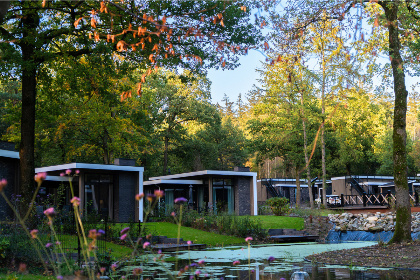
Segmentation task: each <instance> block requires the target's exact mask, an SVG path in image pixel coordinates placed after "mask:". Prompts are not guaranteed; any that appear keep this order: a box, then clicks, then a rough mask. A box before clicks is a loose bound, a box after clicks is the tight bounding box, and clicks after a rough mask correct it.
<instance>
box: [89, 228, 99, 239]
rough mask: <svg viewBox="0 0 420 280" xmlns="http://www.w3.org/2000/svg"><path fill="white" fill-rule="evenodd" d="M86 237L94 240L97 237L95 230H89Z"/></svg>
mask: <svg viewBox="0 0 420 280" xmlns="http://www.w3.org/2000/svg"><path fill="white" fill-rule="evenodd" d="M88 237H89V238H92V239H96V238H97V237H98V232H97V231H96V229H91V230H89V235H88Z"/></svg>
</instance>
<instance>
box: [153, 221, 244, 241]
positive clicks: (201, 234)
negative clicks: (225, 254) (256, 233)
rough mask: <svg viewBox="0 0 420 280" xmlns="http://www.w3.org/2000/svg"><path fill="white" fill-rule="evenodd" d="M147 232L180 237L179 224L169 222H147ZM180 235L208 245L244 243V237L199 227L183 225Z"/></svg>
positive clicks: (186, 239) (185, 239) (185, 238)
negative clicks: (208, 230) (204, 229)
mask: <svg viewBox="0 0 420 280" xmlns="http://www.w3.org/2000/svg"><path fill="white" fill-rule="evenodd" d="M146 227H147V232H150V233H152V234H153V235H163V236H167V237H168V238H177V237H178V225H176V224H172V223H168V222H153V223H147V224H146ZM180 237H181V238H182V239H183V240H184V241H188V240H189V241H192V242H193V243H196V244H207V245H208V246H226V245H233V244H241V243H244V242H245V240H244V239H243V238H239V237H234V236H228V235H222V234H217V233H213V232H207V231H203V230H199V229H194V228H189V227H181V235H180Z"/></svg>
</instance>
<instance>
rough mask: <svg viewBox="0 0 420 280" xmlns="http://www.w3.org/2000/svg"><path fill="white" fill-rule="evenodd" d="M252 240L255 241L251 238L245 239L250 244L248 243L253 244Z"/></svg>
mask: <svg viewBox="0 0 420 280" xmlns="http://www.w3.org/2000/svg"><path fill="white" fill-rule="evenodd" d="M252 240H254V239H253V238H252V237H251V236H249V237H247V238H245V241H246V242H248V243H249V242H251V241H252Z"/></svg>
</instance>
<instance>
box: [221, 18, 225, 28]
mask: <svg viewBox="0 0 420 280" xmlns="http://www.w3.org/2000/svg"><path fill="white" fill-rule="evenodd" d="M220 25H221V26H223V27H225V24H224V23H223V19H222V20H220Z"/></svg>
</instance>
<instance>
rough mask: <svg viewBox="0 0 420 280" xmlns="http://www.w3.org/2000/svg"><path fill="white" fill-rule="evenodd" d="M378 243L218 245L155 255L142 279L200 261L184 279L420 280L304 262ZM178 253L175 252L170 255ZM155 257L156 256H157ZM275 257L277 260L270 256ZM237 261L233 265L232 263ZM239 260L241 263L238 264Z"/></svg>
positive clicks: (380, 271)
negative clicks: (161, 257) (159, 258)
mask: <svg viewBox="0 0 420 280" xmlns="http://www.w3.org/2000/svg"><path fill="white" fill-rule="evenodd" d="M374 244H376V242H348V243H336V244H318V243H294V244H274V245H273V244H271V245H255V246H254V245H253V246H251V247H250V248H248V247H247V246H243V247H240V246H232V247H224V248H216V249H210V250H204V251H182V252H178V254H177V258H178V259H179V261H178V262H177V263H171V262H165V263H163V264H162V263H160V264H157V263H156V260H154V257H153V256H149V258H148V260H147V261H145V262H144V263H143V265H142V268H143V270H144V272H143V273H144V274H143V279H145V278H147V277H148V276H153V278H154V279H168V278H172V277H169V275H168V274H172V275H173V276H174V277H175V278H178V277H177V276H178V275H177V274H178V271H179V270H180V268H183V267H184V266H185V265H191V264H193V266H194V263H195V264H197V263H198V262H199V261H200V260H204V261H205V265H204V266H202V267H200V266H196V267H194V268H193V269H191V268H190V269H188V270H187V271H186V272H185V273H183V274H182V277H179V278H183V279H193V278H194V276H195V279H198V278H199V279H223V280H227V279H240V280H248V279H249V280H263V279H277V280H279V279H281V278H284V279H287V280H288V279H310V280H318V279H319V280H321V279H327V280H334V279H369V280H370V279H387V280H388V279H389V280H392V279H420V277H419V276H418V272H417V273H413V272H412V271H401V270H389V269H379V268H376V269H367V268H364V267H349V266H332V265H318V266H317V265H313V264H311V263H310V262H307V261H305V257H306V256H308V255H312V254H316V253H321V252H326V251H333V250H340V249H350V248H361V247H365V246H370V245H374ZM171 255H172V256H175V253H174V254H171ZM155 257H156V256H155ZM269 257H274V258H275V259H274V261H271V262H269V261H268V260H267V259H268V258H269ZM235 261H236V262H237V264H236V265H233V262H235ZM238 262H239V263H238ZM133 268H134V266H132V267H130V266H127V267H126V271H130V270H131V271H132V269H133Z"/></svg>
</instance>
